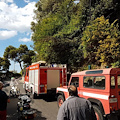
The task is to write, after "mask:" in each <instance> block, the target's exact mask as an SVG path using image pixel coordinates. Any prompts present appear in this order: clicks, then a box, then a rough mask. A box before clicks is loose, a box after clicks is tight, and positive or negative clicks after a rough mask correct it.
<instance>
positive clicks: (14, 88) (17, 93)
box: [9, 85, 20, 97]
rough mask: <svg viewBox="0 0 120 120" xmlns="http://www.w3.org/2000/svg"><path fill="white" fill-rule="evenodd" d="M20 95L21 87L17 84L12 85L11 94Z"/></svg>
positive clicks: (11, 95)
mask: <svg viewBox="0 0 120 120" xmlns="http://www.w3.org/2000/svg"><path fill="white" fill-rule="evenodd" d="M19 95H20V89H18V88H17V86H16V85H13V86H11V89H10V93H9V96H10V97H17V96H19Z"/></svg>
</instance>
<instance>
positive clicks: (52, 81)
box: [47, 70, 60, 89]
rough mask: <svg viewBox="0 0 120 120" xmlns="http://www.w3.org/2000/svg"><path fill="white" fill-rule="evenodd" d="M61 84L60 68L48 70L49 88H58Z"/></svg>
mask: <svg viewBox="0 0 120 120" xmlns="http://www.w3.org/2000/svg"><path fill="white" fill-rule="evenodd" d="M59 85H60V70H47V88H48V89H51V88H57V87H58V86H59Z"/></svg>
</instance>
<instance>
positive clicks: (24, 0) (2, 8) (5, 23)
mask: <svg viewBox="0 0 120 120" xmlns="http://www.w3.org/2000/svg"><path fill="white" fill-rule="evenodd" d="M37 1H38V0H0V57H3V54H4V51H5V48H6V47H8V46H9V45H12V46H14V47H16V48H18V47H19V46H20V45H21V44H25V45H27V46H28V48H29V49H31V50H32V48H31V47H30V46H31V45H33V42H32V40H31V34H32V31H31V29H30V28H31V22H32V21H34V20H33V17H34V15H35V14H34V12H33V11H34V9H35V3H37ZM10 62H11V65H10V68H9V70H10V71H13V70H16V71H17V72H20V71H21V69H20V67H19V64H18V63H14V62H13V61H10Z"/></svg>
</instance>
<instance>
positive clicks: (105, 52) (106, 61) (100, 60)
mask: <svg viewBox="0 0 120 120" xmlns="http://www.w3.org/2000/svg"><path fill="white" fill-rule="evenodd" d="M115 22H116V21H114V23H112V24H110V23H109V20H108V19H107V20H105V18H104V16H102V17H100V18H97V19H95V20H94V21H93V22H92V23H91V25H89V26H87V27H86V30H85V31H84V32H83V37H82V39H81V40H82V45H81V46H82V49H83V51H84V58H87V60H88V61H89V62H90V63H93V64H97V65H101V64H103V65H107V66H110V65H111V63H114V62H116V61H118V60H119V59H120V31H119V29H118V25H115Z"/></svg>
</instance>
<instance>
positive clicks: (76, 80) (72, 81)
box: [70, 77, 79, 87]
mask: <svg viewBox="0 0 120 120" xmlns="http://www.w3.org/2000/svg"><path fill="white" fill-rule="evenodd" d="M70 85H75V86H76V87H79V77H72V79H71V83H70Z"/></svg>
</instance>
